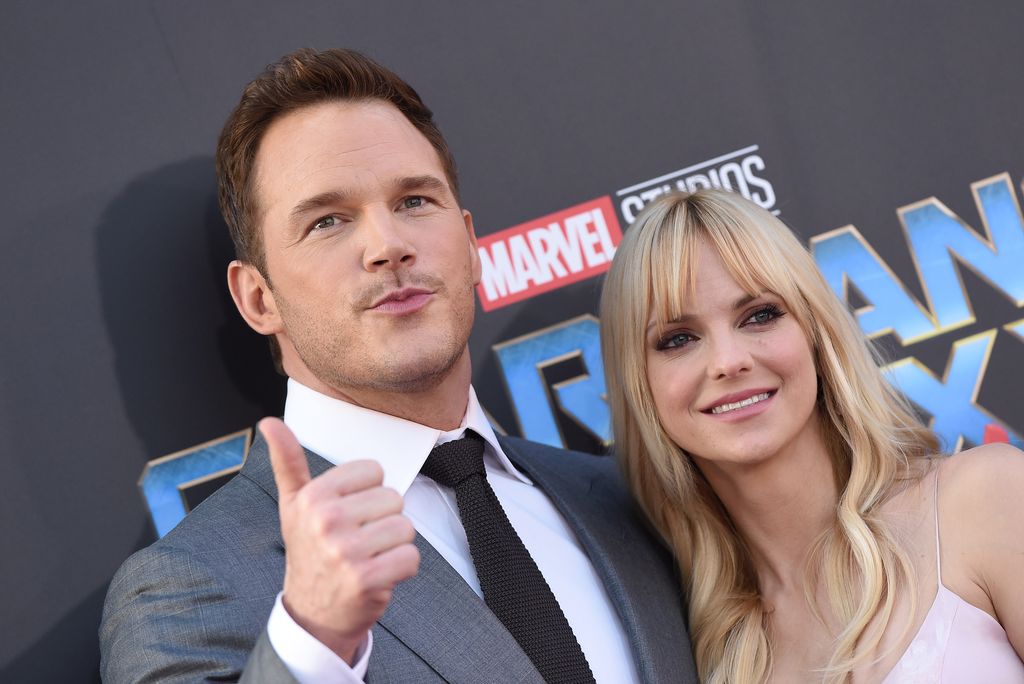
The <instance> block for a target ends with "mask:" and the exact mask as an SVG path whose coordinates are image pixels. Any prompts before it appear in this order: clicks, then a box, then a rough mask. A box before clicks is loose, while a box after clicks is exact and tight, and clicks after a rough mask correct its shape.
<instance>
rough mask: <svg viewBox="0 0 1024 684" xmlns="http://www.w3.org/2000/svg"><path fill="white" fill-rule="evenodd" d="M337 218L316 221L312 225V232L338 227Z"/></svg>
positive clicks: (329, 217)
mask: <svg viewBox="0 0 1024 684" xmlns="http://www.w3.org/2000/svg"><path fill="white" fill-rule="evenodd" d="M338 223H339V221H338V217H337V216H324V217H323V218H321V219H317V221H316V223H314V224H313V230H324V229H325V228H333V227H334V226H336V225H338Z"/></svg>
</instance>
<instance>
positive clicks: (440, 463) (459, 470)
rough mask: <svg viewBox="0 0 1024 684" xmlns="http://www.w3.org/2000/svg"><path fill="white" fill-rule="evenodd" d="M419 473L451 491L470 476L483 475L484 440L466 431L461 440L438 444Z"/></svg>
mask: <svg viewBox="0 0 1024 684" xmlns="http://www.w3.org/2000/svg"><path fill="white" fill-rule="evenodd" d="M420 472H421V473H423V474H424V475H426V476H427V477H429V478H430V479H431V480H433V481H434V482H436V483H438V484H440V485H444V486H445V487H451V488H453V489H454V488H455V486H456V485H458V484H460V483H461V482H463V481H465V480H466V479H467V478H468V477H470V476H471V475H484V474H485V472H484V438H483V437H481V436H480V435H478V434H476V433H475V432H473V431H472V430H467V431H466V436H465V437H462V438H461V439H456V440H453V441H451V442H445V443H444V444H438V445H437V446H436V447H434V448H433V449H432V450H431V451H430V455H429V456H427V462H426V463H424V464H423V469H422V470H421V471H420Z"/></svg>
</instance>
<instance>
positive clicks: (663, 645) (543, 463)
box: [502, 439, 696, 683]
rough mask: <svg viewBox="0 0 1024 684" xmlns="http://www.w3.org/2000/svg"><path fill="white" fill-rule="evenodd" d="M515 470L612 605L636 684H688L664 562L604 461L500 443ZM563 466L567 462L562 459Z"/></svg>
mask: <svg viewBox="0 0 1024 684" xmlns="http://www.w3.org/2000/svg"><path fill="white" fill-rule="evenodd" d="M502 448H503V449H504V451H505V454H506V455H507V456H508V457H509V459H510V460H512V461H513V463H515V464H516V466H517V467H520V468H522V470H523V471H524V472H525V473H527V475H529V476H530V478H531V479H533V481H534V482H535V483H536V484H537V486H539V487H540V488H541V489H543V490H544V492H545V494H547V495H548V497H549V498H550V499H551V501H552V503H554V505H555V507H556V508H557V509H558V511H559V513H561V514H562V516H563V517H564V518H565V520H566V522H567V523H568V524H569V526H570V527H571V528H572V530H573V532H574V533H575V534H576V537H577V539H579V542H580V545H581V546H582V547H583V550H584V551H585V552H586V554H587V556H588V557H589V558H590V561H591V563H592V564H593V566H594V569H595V570H596V571H597V573H598V575H599V576H600V578H601V581H602V583H603V584H604V587H605V590H606V591H607V592H608V596H609V598H610V599H611V601H612V604H613V605H614V606H615V610H616V611H617V613H618V615H619V618H620V620H621V621H622V625H623V628H624V629H625V631H626V635H627V637H628V639H629V642H630V646H631V648H632V650H633V656H634V662H635V663H636V667H637V672H638V674H639V675H640V679H641V681H643V682H649V683H654V682H680V681H694V682H695V681H696V680H695V679H689V677H692V675H691V674H690V673H692V672H693V664H692V657H691V655H690V644H689V641H688V640H687V637H686V629H685V625H684V623H683V618H682V599H681V597H680V589H679V584H678V580H677V579H676V576H675V574H674V573H673V571H672V568H673V564H672V561H671V558H670V557H669V555H668V554H667V553H666V552H665V551H664V549H663V548H662V547H661V545H660V544H658V543H657V542H656V541H655V540H654V539H652V538H651V535H650V533H649V532H648V531H647V530H646V528H645V527H644V525H643V524H642V522H641V520H640V519H639V517H638V516H637V514H636V510H635V507H634V505H633V503H632V500H631V499H630V498H629V496H628V493H627V492H626V491H625V488H624V487H623V486H621V483H620V482H619V480H618V479H617V478H614V477H610V476H609V475H610V473H609V471H610V470H614V464H613V463H610V462H609V461H608V460H607V459H606V458H604V457H597V456H592V457H586V458H581V457H580V456H575V457H570V456H569V455H567V454H566V453H565V452H557V451H554V450H550V453H540V452H539V451H537V445H533V444H530V443H527V442H522V441H516V442H515V443H512V442H510V440H508V439H502ZM570 459H571V460H570Z"/></svg>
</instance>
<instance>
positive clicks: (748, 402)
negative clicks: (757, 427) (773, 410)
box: [700, 387, 778, 415]
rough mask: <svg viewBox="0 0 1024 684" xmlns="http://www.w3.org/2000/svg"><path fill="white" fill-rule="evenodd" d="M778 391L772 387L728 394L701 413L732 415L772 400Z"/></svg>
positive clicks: (703, 409)
mask: <svg viewBox="0 0 1024 684" xmlns="http://www.w3.org/2000/svg"><path fill="white" fill-rule="evenodd" d="M777 391H778V390H776V389H773V388H770V387H760V388H757V389H749V390H743V391H742V392H733V393H732V394H726V395H724V396H721V397H719V398H718V399H715V400H714V401H713V402H711V403H710V404H708V405H707V406H705V407H704V408H702V409H701V410H700V411H701V413H711V414H714V415H722V414H724V413H730V412H732V411H736V410H739V409H743V408H747V407H748V406H754V405H756V404H759V403H760V402H762V401H766V400H768V399H771V398H772V397H773V396H775V393H776V392H777Z"/></svg>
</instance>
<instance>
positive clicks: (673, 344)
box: [657, 332, 697, 351]
mask: <svg viewBox="0 0 1024 684" xmlns="http://www.w3.org/2000/svg"><path fill="white" fill-rule="evenodd" d="M695 339H697V338H696V337H694V336H693V335H691V334H690V333H684V332H677V333H672V334H670V335H666V336H665V337H662V338H661V339H660V340H658V345H657V348H658V350H659V351H661V350H665V349H679V348H681V347H684V346H686V345H687V344H689V343H690V342H693V341H694V340H695Z"/></svg>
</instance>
